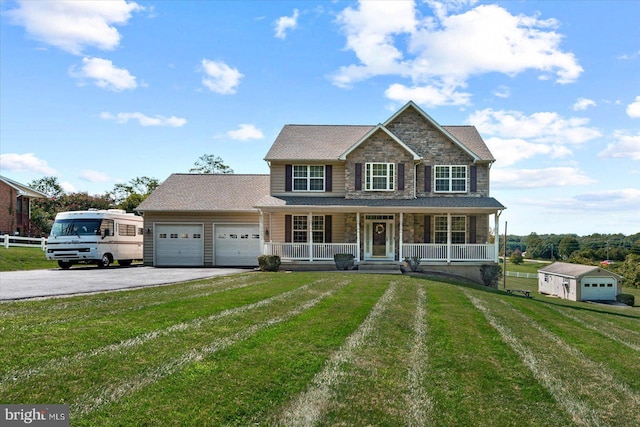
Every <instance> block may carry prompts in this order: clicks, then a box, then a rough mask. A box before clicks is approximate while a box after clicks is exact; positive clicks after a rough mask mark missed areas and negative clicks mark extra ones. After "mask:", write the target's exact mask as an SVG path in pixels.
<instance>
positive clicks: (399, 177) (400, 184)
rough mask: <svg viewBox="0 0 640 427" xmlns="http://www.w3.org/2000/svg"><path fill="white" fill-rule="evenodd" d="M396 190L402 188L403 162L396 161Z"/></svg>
mask: <svg viewBox="0 0 640 427" xmlns="http://www.w3.org/2000/svg"><path fill="white" fill-rule="evenodd" d="M398 190H404V163H398Z"/></svg>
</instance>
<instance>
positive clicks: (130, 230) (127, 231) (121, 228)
mask: <svg viewBox="0 0 640 427" xmlns="http://www.w3.org/2000/svg"><path fill="white" fill-rule="evenodd" d="M118 235H120V236H135V235H136V226H135V225H131V224H118Z"/></svg>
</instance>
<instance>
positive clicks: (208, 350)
mask: <svg viewBox="0 0 640 427" xmlns="http://www.w3.org/2000/svg"><path fill="white" fill-rule="evenodd" d="M348 283H349V282H348V281H344V282H341V283H338V284H336V287H334V288H333V289H330V290H328V291H326V292H324V293H322V294H320V295H318V296H317V297H315V298H313V299H311V300H309V301H307V302H306V303H304V304H301V305H299V306H298V307H296V308H294V309H293V310H290V311H289V312H287V313H285V314H284V315H282V316H279V317H274V318H271V319H268V320H266V321H263V322H260V323H256V324H254V325H251V326H249V327H247V328H245V329H243V330H241V331H239V332H237V333H235V334H233V335H231V336H229V337H222V338H218V339H216V340H214V341H212V342H211V343H210V344H209V345H207V346H203V347H201V348H199V349H192V350H190V351H188V352H186V353H184V354H182V355H181V356H180V357H177V358H174V359H172V360H170V361H169V362H167V363H165V364H164V365H162V366H158V367H155V368H153V369H149V370H148V371H147V372H146V373H143V374H140V375H137V376H135V377H133V378H125V379H121V380H120V381H119V382H118V383H116V384H112V385H110V386H107V387H99V389H92V390H89V391H87V392H86V393H85V394H84V395H83V396H80V397H79V398H77V399H76V400H75V401H74V402H72V403H71V404H70V413H71V414H75V416H82V415H85V414H87V413H90V412H92V411H94V410H96V409H97V408H99V407H100V406H102V405H105V404H108V403H111V402H114V401H117V400H119V399H121V398H122V397H123V396H124V395H126V394H128V393H131V392H134V391H136V390H139V389H141V388H144V387H147V386H149V385H151V384H154V383H155V382H156V381H158V380H160V379H162V378H166V377H168V376H170V375H172V374H174V373H176V372H178V371H180V370H182V369H184V368H185V367H186V366H188V365H189V364H191V363H195V362H198V361H201V360H203V359H204V358H205V357H207V356H210V355H212V354H214V353H217V352H219V351H221V350H224V349H226V348H228V347H230V346H232V345H234V344H236V343H238V342H240V341H243V340H246V339H248V338H250V337H252V336H253V335H255V334H257V333H258V332H260V331H262V330H264V329H267V328H270V327H272V326H274V325H277V324H279V323H282V322H286V321H287V320H289V319H291V318H293V317H295V316H298V315H299V314H301V313H303V312H304V311H306V310H309V309H311V308H312V307H314V306H316V305H317V304H319V303H320V302H321V301H322V300H324V299H325V298H327V297H329V296H331V295H333V294H334V293H335V292H337V291H338V290H339V289H341V288H343V287H344V286H346V285H347V284H348ZM310 285H311V284H309V285H305V287H307V288H308V287H309V286H310ZM244 311H245V312H246V310H244Z"/></svg>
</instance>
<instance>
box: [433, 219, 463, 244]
mask: <svg viewBox="0 0 640 427" xmlns="http://www.w3.org/2000/svg"><path fill="white" fill-rule="evenodd" d="M448 228H449V227H448V225H447V217H446V216H437V217H435V235H434V238H435V242H436V243H447V234H448ZM466 236H467V217H466V216H452V217H451V243H452V244H464V243H466Z"/></svg>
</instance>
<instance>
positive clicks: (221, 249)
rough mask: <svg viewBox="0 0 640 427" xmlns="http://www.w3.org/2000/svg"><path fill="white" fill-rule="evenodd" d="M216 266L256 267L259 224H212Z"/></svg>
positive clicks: (258, 247) (258, 252) (258, 251)
mask: <svg viewBox="0 0 640 427" xmlns="http://www.w3.org/2000/svg"><path fill="white" fill-rule="evenodd" d="M213 232H214V245H215V248H214V252H215V264H216V266H234V267H235V266H238V267H240V266H246V267H252V266H257V265H258V256H259V255H260V224H214V226H213Z"/></svg>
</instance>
